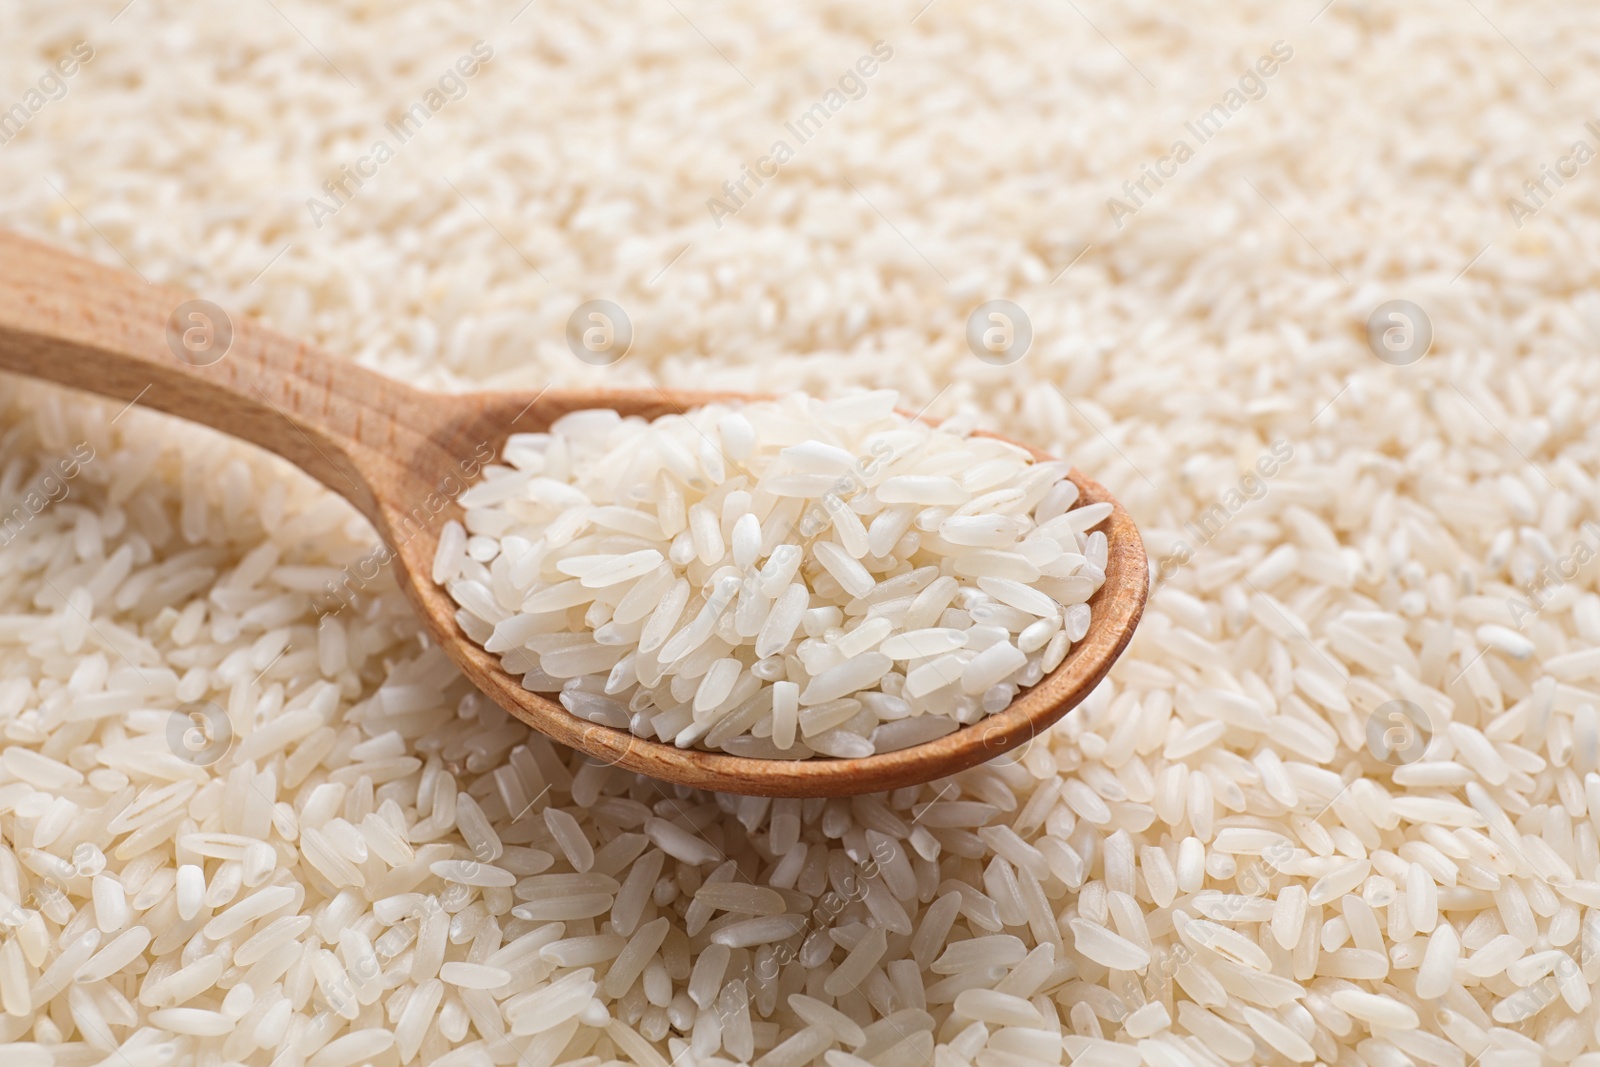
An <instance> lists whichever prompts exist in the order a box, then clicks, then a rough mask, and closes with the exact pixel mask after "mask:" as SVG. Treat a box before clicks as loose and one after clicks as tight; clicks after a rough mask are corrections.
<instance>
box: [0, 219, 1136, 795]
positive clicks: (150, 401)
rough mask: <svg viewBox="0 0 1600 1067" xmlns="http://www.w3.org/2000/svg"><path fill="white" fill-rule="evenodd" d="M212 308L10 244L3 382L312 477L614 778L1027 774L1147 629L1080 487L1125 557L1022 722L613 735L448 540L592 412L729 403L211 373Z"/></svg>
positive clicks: (1132, 538) (1126, 526)
mask: <svg viewBox="0 0 1600 1067" xmlns="http://www.w3.org/2000/svg"><path fill="white" fill-rule="evenodd" d="M194 299H196V297H195V296H194V295H193V294H188V293H181V292H177V291H175V290H170V289H163V288H160V287H156V286H152V285H149V284H147V283H145V282H143V281H141V280H139V279H138V278H136V277H132V276H130V275H128V274H125V273H123V272H121V271H117V270H113V269H111V268H108V267H104V266H101V265H99V264H96V263H91V262H89V261H86V260H83V259H80V258H78V257H76V256H73V255H70V254H68V253H65V252H61V251H59V250H56V249H53V248H50V247H48V246H46V245H43V244H39V243H37V242H34V241H30V240H26V239H24V238H20V237H17V236H14V235H9V234H6V233H4V232H0V370H6V371H12V372H15V373H19V374H24V375H28V376H30V377H34V378H40V379H44V380H46V381H51V382H56V383H58V384H60V385H64V386H68V387H71V388H74V389H82V390H86V391H88V392H92V393H97V394H99V395H101V396H105V397H110V398H112V399H114V400H119V401H122V402H124V403H129V402H134V401H137V402H138V404H139V405H141V406H143V407H149V408H153V409H155V410H158V411H163V412H166V413H168V414H171V415H176V416H178V417H180V418H184V419H188V420H190V421H193V422H198V423H202V424H204V425H206V426H210V427H213V428H215V429H218V430H221V431H222V432H224V433H226V434H230V435H232V436H234V437H237V438H240V439H242V440H245V441H249V442H251V443H252V444H255V445H259V446H260V447H262V448H265V449H267V450H269V451H271V452H274V453H277V454H278V455H280V456H283V457H284V458H285V459H287V460H289V461H290V462H291V463H293V464H295V465H296V466H298V467H300V468H301V469H302V470H304V471H306V472H307V473H309V474H311V475H312V476H313V477H315V478H317V479H318V480H319V481H320V482H322V483H323V484H324V485H326V486H327V487H328V488H330V489H332V490H333V491H334V492H336V493H339V494H340V495H341V496H344V497H345V498H346V499H348V500H349V501H350V502H351V503H352V504H354V505H355V506H356V507H357V508H358V509H359V510H360V511H361V512H362V514H364V515H365V516H366V517H367V518H368V519H369V520H371V522H372V524H373V526H374V527H375V528H376V529H377V531H378V535H379V536H380V537H381V538H382V539H383V541H384V542H385V544H387V545H388V546H389V548H390V549H391V550H392V551H393V553H394V557H395V558H394V562H393V563H392V564H391V565H392V566H393V567H394V568H395V570H396V573H397V575H398V577H399V580H400V583H401V586H402V588H404V590H405V592H406V595H407V597H408V598H409V599H410V600H411V602H412V604H413V605H414V606H415V607H416V609H417V612H418V614H419V615H420V616H421V617H422V619H423V621H424V622H425V624H426V625H427V628H428V630H429V632H430V633H431V634H432V636H433V638H434V640H436V641H437V642H438V643H439V644H440V646H441V647H442V648H443V649H444V651H445V652H446V653H447V654H448V655H449V656H450V658H451V659H452V660H453V661H454V662H455V663H456V665H457V666H458V667H460V669H461V670H462V672H463V673H464V674H465V675H466V676H467V677H468V678H469V679H470V680H471V681H472V682H473V684H474V685H476V686H477V687H478V688H479V689H481V690H482V691H483V692H484V693H486V694H488V695H489V696H490V697H491V698H492V699H494V701H495V702H496V703H498V704H499V705H500V706H501V707H503V708H505V709H506V710H507V711H509V712H511V713H512V714H514V715H515V716H517V718H519V719H521V720H522V721H524V722H526V723H528V724H529V725H530V726H532V727H533V728H535V729H537V730H539V731H540V732H542V733H544V734H546V735H548V736H549V737H551V738H553V739H554V740H556V741H559V742H560V743H562V744H564V745H569V746H571V747H573V748H576V749H580V750H582V751H583V752H585V753H587V754H588V755H589V756H590V757H591V758H593V759H595V760H597V761H600V762H603V763H607V764H614V765H617V766H620V767H624V768H627V769H628V770H632V771H638V772H641V773H644V774H648V775H651V776H653V777H656V778H661V779H665V780H667V781H671V782H677V783H681V784H684V785H690V786H694V787H696V788H702V789H714V790H721V791H724V792H732V793H745V794H754V795H761V796H795V797H806V796H847V795H854V794H858V793H869V792H880V791H883V790H887V789H894V788H898V787H900V786H904V785H911V784H915V783H919V782H926V781H931V780H933V779H935V778H939V777H942V776H944V775H947V774H952V773H955V772H956V771H960V770H965V769H966V768H968V767H972V766H975V765H977V764H979V763H983V762H985V761H987V760H991V759H996V758H1004V759H1015V758H1017V757H1018V756H1019V755H1020V754H1021V753H1022V752H1023V751H1025V750H1026V747H1027V745H1028V744H1029V743H1030V742H1031V741H1032V740H1033V738H1034V737H1036V736H1037V735H1038V734H1040V733H1041V732H1043V731H1044V730H1046V729H1047V728H1048V727H1050V726H1051V725H1052V724H1054V723H1055V722H1056V721H1057V720H1059V719H1060V718H1061V716H1063V715H1065V714H1066V713H1067V712H1068V711H1070V710H1071V709H1072V708H1073V707H1074V706H1076V705H1077V704H1078V703H1079V702H1080V701H1081V700H1082V699H1083V698H1084V697H1085V696H1086V695H1088V693H1089V691H1090V690H1091V689H1093V688H1094V686H1095V685H1096V684H1097V683H1098V682H1099V681H1100V679H1102V678H1103V677H1104V676H1105V674H1106V672H1107V671H1108V670H1110V668H1111V665H1112V664H1113V663H1114V662H1115V661H1116V659H1117V657H1118V656H1119V655H1121V653H1122V651H1123V649H1124V648H1126V647H1127V644H1128V642H1129V640H1130V639H1131V638H1132V636H1133V631H1134V627H1135V626H1136V625H1137V624H1138V621H1139V618H1140V615H1141V614H1142V612H1143V610H1144V602H1145V597H1146V594H1147V584H1148V565H1147V562H1146V558H1145V552H1144V546H1143V543H1142V542H1141V540H1140V538H1139V533H1138V530H1137V529H1136V528H1135V527H1134V524H1133V521H1132V519H1131V518H1130V517H1129V516H1128V514H1127V512H1126V511H1124V510H1123V508H1122V506H1121V505H1120V504H1117V503H1116V501H1115V500H1114V499H1113V498H1112V497H1111V495H1110V493H1108V492H1107V491H1106V489H1105V488H1104V487H1102V486H1100V485H1098V484H1096V483H1095V482H1093V481H1091V480H1090V479H1088V478H1086V477H1084V476H1083V475H1082V474H1081V473H1079V472H1078V471H1076V470H1074V471H1072V472H1071V475H1070V477H1071V478H1072V480H1073V481H1074V482H1075V483H1077V485H1078V488H1079V490H1080V492H1081V498H1082V500H1083V501H1084V502H1091V503H1092V502H1100V501H1107V502H1110V503H1111V504H1112V505H1113V510H1112V514H1111V517H1110V519H1108V520H1107V522H1106V523H1105V524H1104V525H1103V526H1102V527H1101V528H1102V529H1104V530H1105V532H1106V536H1107V538H1108V540H1109V543H1110V558H1109V560H1108V563H1107V566H1106V581H1105V585H1104V586H1103V587H1102V588H1101V589H1100V590H1099V592H1097V593H1096V594H1095V596H1094V597H1093V599H1091V600H1090V602H1089V603H1090V607H1091V611H1092V615H1093V621H1092V624H1091V628H1090V632H1089V634H1088V636H1087V637H1086V638H1085V639H1084V640H1083V641H1081V642H1079V643H1078V644H1077V645H1076V646H1074V647H1073V649H1072V650H1071V652H1070V653H1069V654H1068V655H1067V658H1066V659H1065V660H1064V661H1063V662H1062V664H1061V665H1060V666H1059V667H1058V668H1057V669H1056V670H1055V671H1054V672H1052V673H1051V674H1050V675H1049V676H1047V677H1046V678H1045V679H1043V680H1042V681H1041V682H1040V683H1039V684H1038V685H1036V686H1034V687H1033V688H1032V689H1029V690H1027V691H1025V692H1024V693H1022V694H1021V695H1020V696H1019V697H1018V699H1017V700H1016V701H1015V702H1013V703H1012V704H1011V706H1010V707H1008V708H1006V709H1005V710H1004V711H1002V712H1000V713H998V714H996V715H991V716H989V717H987V718H985V719H984V720H983V721H981V722H979V723H977V724H976V725H973V726H969V727H966V728H964V729H961V730H958V731H956V732H955V733H952V734H950V735H948V736H946V737H943V738H940V739H938V740H936V741H931V742H928V743H927V744H923V745H918V746H915V747H912V748H908V749H905V750H902V751H900V752H892V753H886V754H883V755H878V756H870V757H867V758H865V759H857V760H837V759H826V758H818V759H810V760H757V759H748V758H743V757H738V756H729V755H724V754H721V753H710V752H700V751H695V750H682V749H678V748H676V747H674V746H672V745H666V744H662V743H660V742H657V741H647V740H645V739H643V738H638V737H635V736H634V735H632V734H631V733H629V732H627V731H625V730H615V729H611V728H609V727H604V726H597V725H594V724H591V723H588V722H585V721H583V720H581V719H579V718H577V717H576V716H573V715H572V714H570V713H569V712H568V711H567V710H566V709H565V708H563V707H562V706H561V705H560V704H558V703H556V702H555V701H553V700H550V699H548V698H547V697H545V696H541V695H539V694H536V693H529V692H527V691H525V690H523V689H522V687H521V685H520V684H519V682H518V680H517V679H516V678H513V677H511V676H509V675H507V674H505V673H504V672H502V671H501V670H500V668H499V665H498V663H497V661H496V659H495V657H494V656H491V655H490V654H489V653H486V652H484V651H483V650H482V649H481V648H479V647H478V646H476V645H474V644H473V643H472V642H471V641H470V640H469V639H468V638H467V637H466V635H465V634H464V633H462V631H461V629H460V628H459V627H458V626H457V625H456V622H455V605H454V603H453V602H452V601H451V600H450V598H449V596H448V595H447V594H446V593H445V592H444V590H442V589H440V588H439V587H437V586H435V585H434V584H433V582H432V581H431V578H430V574H431V571H432V564H433V556H434V552H435V550H436V548H437V547H438V537H439V531H440V529H441V528H442V526H443V525H444V523H445V522H446V521H447V520H448V519H451V518H459V517H460V509H459V507H458V506H457V505H456V503H455V499H454V498H455V496H456V495H457V494H458V493H459V492H460V491H461V490H462V489H463V488H464V487H465V484H466V483H467V482H468V481H470V478H471V476H472V474H473V473H474V472H475V471H476V469H477V467H478V466H481V464H482V462H483V461H484V459H486V458H487V457H490V456H495V455H498V454H499V451H500V449H501V446H502V445H503V444H504V442H505V439H506V437H507V436H508V435H510V434H511V433H514V432H516V433H523V432H535V431H539V430H544V429H547V428H548V427H549V425H550V423H551V422H553V421H554V420H555V419H557V418H559V417H560V416H561V415H563V414H566V413H567V412H570V411H576V410H581V409H584V408H594V407H607V408H613V409H615V410H617V411H620V412H622V413H624V414H635V415H642V416H644V417H647V418H653V417H657V416H660V415H664V414H667V413H669V412H673V411H683V410H687V409H689V408H692V407H695V406H697V405H700V404H703V403H706V402H707V401H709V400H712V399H729V398H730V394H726V393H719V394H711V393H693V392H685V391H681V390H633V391H604V390H554V389H551V390H547V391H544V392H542V393H525V392H510V393H505V392H499V393H467V394H461V395H452V396H446V395H438V394H428V393H423V392H420V391H418V390H415V389H412V388H410V387H408V386H406V385H403V384H401V383H399V382H395V381H393V380H391V379H388V378H384V377H382V376H380V375H377V374H374V373H372V372H370V371H366V370H363V369H362V368H360V367H357V366H355V365H353V364H351V363H348V362H346V361H343V360H339V359H335V358H333V357H331V356H328V355H327V354H325V353H323V352H320V351H318V350H317V349H315V348H313V347H312V346H310V345H308V344H306V343H304V342H300V341H293V340H290V339H288V338H285V337H283V336H281V335H279V334H276V333H274V332H272V331H271V330H268V329H267V328H265V327H263V326H261V325H260V324H258V323H255V322H253V321H251V320H249V319H247V318H245V317H243V316H240V315H236V314H227V313H226V311H225V310H224V312H223V313H224V314H225V315H227V325H228V326H229V327H231V332H232V340H231V344H230V345H229V346H228V348H227V351H226V354H224V355H222V356H221V358H219V359H217V360H216V361H215V362H212V363H210V364H209V365H204V366H200V365H196V362H186V361H185V359H188V360H191V361H204V360H205V359H208V358H210V357H212V356H215V355H217V354H218V353H217V349H218V348H220V344H218V343H217V341H218V339H219V338H220V337H221V336H222V333H223V331H221V330H220V329H212V330H211V332H210V333H209V334H207V333H206V331H205V329H204V328H203V326H202V325H201V323H203V322H204V319H202V320H193V319H186V320H184V321H181V322H178V323H177V324H176V326H175V328H173V329H169V323H170V322H171V321H172V319H173V316H174V312H175V311H176V310H177V309H179V308H180V307H181V306H184V305H185V304H187V303H188V302H190V301H192V300H194ZM214 317H215V316H213V318H214ZM220 325H221V323H220V322H212V323H210V326H211V327H219V326H220ZM188 329H197V330H200V331H201V332H200V333H198V334H196V335H194V336H195V337H196V338H197V339H198V341H197V344H196V345H195V347H194V348H186V347H184V346H183V345H182V344H181V343H180V342H178V341H174V340H172V336H181V332H182V331H184V330H188ZM169 335H170V336H169ZM208 336H209V337H210V338H211V340H212V342H213V344H212V346H211V348H210V349H209V350H208V349H207V348H206V345H205V340H206V338H207V337H208ZM174 345H177V347H176V348H175V347H174ZM177 352H182V353H184V355H185V359H180V358H179V356H178V355H177V354H175V353H177ZM995 436H998V435H995ZM1023 447H1027V446H1023ZM1029 451H1030V452H1032V453H1033V454H1034V455H1035V456H1036V457H1038V458H1048V457H1046V456H1045V454H1044V453H1042V452H1040V451H1038V450H1037V449H1031V448H1030V449H1029Z"/></svg>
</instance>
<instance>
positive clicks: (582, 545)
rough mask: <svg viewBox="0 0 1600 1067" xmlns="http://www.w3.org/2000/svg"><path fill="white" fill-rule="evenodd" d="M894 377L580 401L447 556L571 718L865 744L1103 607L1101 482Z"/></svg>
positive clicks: (897, 736)
mask: <svg viewBox="0 0 1600 1067" xmlns="http://www.w3.org/2000/svg"><path fill="white" fill-rule="evenodd" d="M898 401H899V394H898V393H896V392H895V391H894V390H892V389H885V390H880V391H878V392H870V393H856V394H854V395H850V396H845V397H841V398H838V399H834V400H828V401H822V400H816V399H813V398H811V397H808V396H805V395H803V394H794V395H791V396H789V397H786V398H784V399H783V400H782V401H776V402H774V401H761V402H753V403H749V404H741V405H727V404H710V405H707V406H705V407H701V408H696V409H694V410H692V411H687V412H683V413H682V414H679V415H667V416H663V417H662V418H659V419H656V420H655V421H653V422H651V421H647V420H645V419H643V418H640V417H638V416H630V417H628V418H626V419H624V418H622V417H620V416H619V415H618V414H617V413H616V412H615V411H609V410H604V409H596V410H592V411H580V412H574V413H572V414H569V415H565V416H563V417H562V418H560V419H558V420H557V421H556V422H555V424H554V425H553V426H551V428H550V432H548V433H539V434H514V435H512V437H511V439H510V440H509V441H507V442H506V447H505V449H504V454H503V456H502V459H503V461H504V464H505V465H503V466H496V467H491V468H490V470H489V471H488V472H487V474H486V477H485V480H484V481H483V482H481V483H479V484H478V485H475V486H473V487H472V488H470V489H468V490H466V491H465V492H464V493H462V494H461V496H460V498H459V499H460V503H461V505H462V507H464V508H465V509H466V519H465V526H463V525H462V524H461V523H459V522H456V521H455V520H453V519H452V520H449V521H448V522H447V523H446V525H445V527H444V530H443V532H442V534H441V535H440V538H439V549H438V552H437V554H436V556H435V559H434V565H433V574H432V577H433V580H434V581H435V582H442V583H444V584H445V585H446V588H447V589H448V590H449V592H450V595H451V597H452V598H454V600H455V602H456V603H457V604H458V605H459V606H460V611H459V612H458V613H457V618H458V620H459V621H460V623H461V625H462V628H463V629H464V630H465V631H466V633H467V634H468V636H470V637H471V638H472V639H473V640H474V641H477V642H478V643H479V644H481V645H483V646H484V647H485V648H486V649H487V650H488V651H490V652H496V653H499V654H500V665H501V666H502V667H503V668H504V669H505V670H507V671H509V672H510V673H512V674H514V675H519V676H521V678H522V684H523V686H524V687H525V688H527V689H530V690H532V691H534V692H558V691H559V693H560V700H561V703H562V706H564V707H565V708H566V709H567V710H568V711H570V712H572V713H573V714H574V715H576V716H578V717H579V718H582V719H585V720H587V721H589V722H594V723H598V724H600V725H602V726H609V727H613V728H615V729H619V730H632V732H633V733H634V734H635V735H637V736H640V737H645V738H652V739H658V740H661V741H666V742H671V743H675V744H676V745H677V746H678V747H679V748H689V747H691V746H701V747H705V748H712V749H722V750H723V751H726V752H729V753H732V754H733V755H739V756H754V757H758V758H768V759H804V758H807V757H809V756H812V755H817V754H820V755H826V756H840V757H857V756H870V755H872V754H873V753H874V752H892V751H894V750H896V749H901V748H906V747H908V746H911V745H917V744H921V743H923V742H926V741H932V740H934V739H936V738H940V737H943V736H945V735H946V734H948V733H951V732H952V731H954V730H956V729H958V728H960V727H961V726H963V725H966V726H970V725H972V724H973V723H975V722H977V721H978V720H979V719H980V718H982V717H983V716H984V715H987V714H993V713H994V712H997V711H1000V710H1002V709H1004V708H1005V707H1006V706H1007V705H1008V704H1010V703H1011V701H1012V699H1013V698H1014V697H1015V696H1016V695H1017V692H1018V690H1019V689H1020V688H1022V687H1024V686H1030V685H1034V684H1035V683H1037V682H1038V681H1039V680H1040V679H1041V678H1042V677H1044V675H1045V674H1046V673H1047V672H1049V671H1052V670H1054V669H1055V668H1056V667H1058V666H1059V665H1060V664H1061V661H1062V660H1063V659H1064V658H1065V657H1066V654H1067V650H1068V648H1069V647H1070V646H1071V644H1072V642H1074V641H1081V640H1083V638H1084V636H1085V635H1086V634H1087V633H1088V632H1089V622H1090V608H1089V604H1088V600H1089V598H1090V597H1091V596H1093V595H1094V593H1095V592H1096V591H1097V590H1098V589H1099V588H1100V586H1101V585H1103V584H1104V583H1105V577H1106V573H1105V567H1106V553H1107V542H1106V535H1105V534H1104V533H1102V532H1099V531H1091V529H1090V528H1091V527H1093V526H1096V525H1099V524H1100V523H1102V522H1104V521H1105V520H1106V519H1107V518H1108V517H1109V516H1110V514H1111V510H1112V509H1111V505H1110V504H1108V503H1094V504H1085V505H1082V506H1078V507H1074V506H1073V505H1075V504H1076V503H1077V501H1078V487H1077V485H1076V484H1074V483H1073V482H1072V481H1071V480H1070V479H1068V478H1067V472H1068V470H1069V469H1070V466H1069V464H1067V463H1065V462H1063V461H1061V460H1050V461H1048V462H1035V460H1034V458H1033V456H1032V455H1031V454H1029V453H1028V452H1027V451H1026V450H1025V449H1022V448H1019V447H1017V446H1016V445H1013V444H1010V443H1008V442H1005V441H1000V440H997V439H995V438H993V437H976V436H972V435H971V434H969V433H966V432H963V431H962V429H961V428H960V427H959V426H957V425H954V424H948V425H942V426H939V427H930V426H929V425H928V424H927V423H925V422H922V421H920V420H919V419H917V418H912V417H907V416H905V415H902V414H899V413H897V412H896V410H895V409H896V405H897V403H898Z"/></svg>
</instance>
